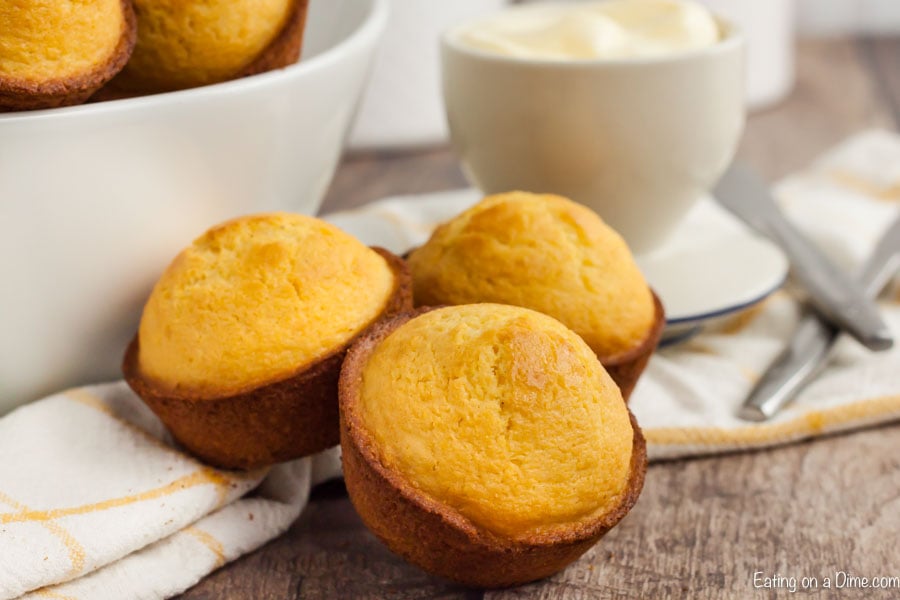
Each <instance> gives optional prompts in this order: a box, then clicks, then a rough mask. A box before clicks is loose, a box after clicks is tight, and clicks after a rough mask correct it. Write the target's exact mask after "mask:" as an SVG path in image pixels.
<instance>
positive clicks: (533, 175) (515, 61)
mask: <svg viewBox="0 0 900 600" xmlns="http://www.w3.org/2000/svg"><path fill="white" fill-rule="evenodd" d="M529 8H530V7H527V6H526V7H519V8H513V9H509V10H528V9H529ZM470 25H471V23H464V24H462V25H460V26H457V27H455V28H453V29H450V30H449V31H447V32H445V34H444V35H443V37H442V42H441V46H442V48H441V49H442V57H441V58H442V66H443V90H444V102H445V107H446V111H447V120H448V124H449V128H450V136H451V139H452V140H453V144H454V146H455V148H456V151H457V152H458V153H459V156H460V158H461V159H462V163H463V168H464V170H465V171H466V174H467V176H468V177H469V178H470V180H471V181H472V182H473V183H474V184H475V185H476V186H478V187H479V188H481V189H482V191H484V192H485V193H498V192H504V191H508V190H515V189H519V190H526V191H532V192H547V193H556V194H561V195H563V196H567V197H569V198H572V199H573V200H576V201H578V202H580V203H582V204H585V205H586V206H588V207H590V208H592V209H593V210H594V211H596V212H597V213H598V214H600V216H601V217H602V218H603V219H604V220H605V221H607V222H608V223H609V224H610V225H611V226H612V227H613V228H615V229H616V230H618V231H619V232H620V233H621V234H622V235H623V237H624V238H625V240H626V241H627V242H628V244H629V245H630V246H631V248H632V250H634V251H635V252H639V253H640V252H646V251H649V250H652V249H654V248H657V247H658V246H660V245H661V244H662V242H664V241H665V239H666V237H667V235H668V234H669V233H670V232H671V231H672V229H673V228H674V227H675V225H676V224H677V223H678V221H679V220H680V219H681V217H683V216H684V215H685V214H686V213H687V211H688V209H689V208H690V207H691V206H692V205H693V204H694V202H695V201H696V200H697V199H698V198H699V197H700V196H701V195H702V194H704V193H705V192H707V191H708V190H709V188H710V187H712V185H713V184H714V183H715V182H716V180H717V179H718V178H719V176H720V175H721V174H722V173H723V171H724V170H725V168H726V167H727V166H728V164H729V163H730V162H731V159H732V157H733V155H734V152H735V149H736V146H737V143H738V140H739V138H740V135H741V132H742V130H743V124H744V102H743V47H744V43H743V39H742V37H741V35H740V34H739V32H738V31H736V29H735V28H734V27H733V26H732V25H730V24H728V23H726V22H724V21H719V26H720V30H721V33H722V36H721V39H720V40H719V41H718V42H717V43H715V44H714V45H712V46H709V47H706V48H702V49H699V50H693V51H687V52H683V53H678V54H672V55H667V56H663V57H659V58H640V59H623V60H608V59H596V60H543V59H542V60H534V59H525V58H518V57H511V56H504V55H499V54H494V53H489V52H487V51H483V50H480V49H476V48H473V47H471V46H467V45H466V44H465V42H464V41H462V39H461V36H460V33H461V31H463V30H464V29H465V28H467V27H469V26H470Z"/></svg>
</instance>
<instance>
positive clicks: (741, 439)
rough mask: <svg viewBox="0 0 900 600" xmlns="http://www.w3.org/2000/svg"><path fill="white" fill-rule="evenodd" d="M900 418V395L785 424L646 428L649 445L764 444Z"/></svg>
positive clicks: (812, 413) (813, 413) (808, 415)
mask: <svg viewBox="0 0 900 600" xmlns="http://www.w3.org/2000/svg"><path fill="white" fill-rule="evenodd" d="M891 414H894V415H896V416H898V417H900V396H887V397H883V398H873V399H870V400H862V401H859V402H854V403H852V404H846V405H843V406H836V407H834V408H829V409H825V410H815V411H810V412H808V413H804V414H802V415H799V416H797V417H795V418H793V419H791V420H789V421H784V422H781V423H763V424H760V425H745V426H742V427H735V428H733V429H729V428H725V427H657V428H653V429H645V430H644V437H646V438H647V443H648V444H653V445H657V446H723V447H729V448H731V447H735V446H762V445H767V444H772V443H776V442H780V441H789V440H795V439H798V438H801V437H805V436H811V435H816V434H820V433H823V432H827V431H835V430H838V429H840V428H841V426H842V425H847V424H850V423H861V422H864V421H866V420H870V419H872V418H874V417H882V416H884V415H891Z"/></svg>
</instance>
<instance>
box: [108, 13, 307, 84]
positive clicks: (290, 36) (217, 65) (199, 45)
mask: <svg viewBox="0 0 900 600" xmlns="http://www.w3.org/2000/svg"><path fill="white" fill-rule="evenodd" d="M133 1H134V6H135V11H136V12H137V18H138V38H137V45H136V46H135V49H134V54H133V55H132V57H131V60H129V61H128V64H127V65H126V67H125V69H124V70H123V71H122V73H121V74H120V75H119V76H118V77H116V79H115V80H114V81H113V82H112V83H111V84H110V86H109V88H110V89H108V90H104V92H103V94H101V97H104V96H106V97H112V96H115V95H129V94H146V93H154V92H165V91H171V90H178V89H184V88H191V87H197V86H201V85H207V84H211V83H218V82H221V81H227V80H229V79H235V78H238V77H243V76H246V75H252V74H255V73H259V72H262V71H267V70H271V69H276V68H280V67H284V66H287V65H289V64H292V63H295V62H297V59H298V58H299V56H300V48H301V45H302V41H303V28H304V22H305V20H306V8H307V0H256V1H253V2H251V1H249V0H133Z"/></svg>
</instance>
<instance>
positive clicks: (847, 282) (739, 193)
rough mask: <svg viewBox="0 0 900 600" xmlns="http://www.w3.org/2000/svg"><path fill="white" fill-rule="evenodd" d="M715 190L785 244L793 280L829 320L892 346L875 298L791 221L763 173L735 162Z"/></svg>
mask: <svg viewBox="0 0 900 600" xmlns="http://www.w3.org/2000/svg"><path fill="white" fill-rule="evenodd" d="M713 194H714V195H715V197H716V200H718V202H719V203H720V204H721V205H722V206H724V207H725V208H727V209H728V210H730V211H731V212H732V213H734V214H735V215H737V216H738V217H739V218H740V219H742V220H743V221H744V222H745V223H747V224H748V225H750V227H752V228H753V229H755V230H756V231H758V232H759V233H761V234H763V235H765V236H767V237H769V238H770V239H772V241H774V242H775V243H776V244H778V245H779V246H781V248H782V250H784V251H785V253H786V254H787V255H788V258H789V259H790V261H791V265H792V266H793V267H794V269H793V275H794V280H795V281H796V282H797V283H798V284H799V285H801V286H802V287H803V288H804V289H805V290H806V291H807V293H808V294H809V302H810V304H812V306H813V307H814V308H815V309H816V310H817V311H818V312H819V313H820V314H821V315H822V316H823V317H824V318H825V319H827V320H828V321H830V322H831V323H833V324H835V325H837V326H838V327H840V328H841V329H843V330H845V331H847V333H849V334H850V335H852V336H853V337H855V338H856V339H857V340H859V342H860V343H861V344H862V345H864V346H865V347H867V348H869V349H870V350H887V349H888V348H890V347H891V346H892V345H893V338H892V336H891V332H890V330H889V329H888V327H887V325H885V323H884V321H883V320H882V318H881V315H880V314H879V313H878V307H877V305H876V304H875V302H874V301H873V300H871V299H869V298H866V297H865V295H864V294H863V293H862V290H861V289H860V288H859V287H858V286H857V285H855V284H854V282H853V281H852V280H851V279H850V278H849V277H847V275H845V274H844V273H843V272H842V271H841V270H840V269H838V268H837V267H835V266H834V265H833V264H832V263H831V261H829V260H828V259H827V258H826V257H825V256H824V255H823V254H822V253H821V252H820V251H819V250H818V249H817V248H816V247H815V246H813V245H812V244H810V243H809V242H808V241H807V240H806V238H805V237H804V236H803V234H801V233H800V232H799V231H797V229H796V228H794V226H793V225H791V224H790V223H789V222H788V220H787V219H786V218H785V217H784V215H783V214H782V212H781V211H780V210H779V209H778V207H777V206H776V205H775V202H773V201H772V197H771V195H770V194H769V190H768V187H767V186H766V184H765V182H764V181H762V180H761V179H760V178H759V176H757V175H756V174H755V173H753V172H752V171H750V170H749V169H747V168H746V167H743V166H741V165H738V164H737V163H735V164H732V166H731V167H730V168H729V169H728V171H727V172H726V173H725V175H724V176H723V177H722V179H721V180H719V183H718V184H717V185H716V187H715V189H714V190H713Z"/></svg>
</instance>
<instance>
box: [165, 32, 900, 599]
mask: <svg viewBox="0 0 900 600" xmlns="http://www.w3.org/2000/svg"><path fill="white" fill-rule="evenodd" d="M869 127H882V128H888V129H894V130H896V129H898V128H900V38H897V37H894V38H886V39H867V40H831V41H806V42H803V43H801V45H800V47H799V56H798V82H797V87H796V89H795V91H794V93H793V94H792V95H791V97H790V98H788V99H787V101H785V102H784V103H782V104H779V105H778V106H777V107H776V108H773V109H770V110H768V111H765V112H762V113H759V114H755V115H753V116H751V117H750V119H749V123H748V127H747V132H746V135H745V136H744V140H743V143H742V145H741V149H740V155H741V156H742V158H744V159H746V160H747V161H750V162H751V163H752V164H754V165H755V166H756V167H757V168H759V169H760V170H761V171H762V172H763V173H765V174H766V175H767V176H768V177H770V178H772V179H774V178H777V177H780V176H782V175H784V174H785V173H788V172H790V171H793V170H796V169H798V168H802V167H803V166H804V165H806V164H808V163H809V161H810V160H811V159H813V158H814V157H815V156H816V155H818V154H819V153H821V152H822V151H823V150H825V149H827V148H829V147H830V146H832V145H834V144H835V143H837V142H839V141H841V140H842V139H844V138H845V137H847V136H849V135H850V134H852V133H854V132H856V131H859V130H861V129H864V128H869ZM464 184H465V180H464V179H463V177H462V174H461V173H460V171H459V168H458V166H457V164H456V162H455V160H454V158H453V155H452V154H451V153H450V151H449V150H448V149H446V148H440V149H435V150H431V151H426V152H418V153H415V154H387V153H367V154H361V155H356V156H351V157H349V158H348V159H347V160H346V161H345V162H344V164H343V165H342V166H341V168H340V170H339V172H338V174H337V177H336V179H335V182H334V185H333V186H332V188H331V191H330V193H329V195H328V198H327V199H326V201H325V206H324V208H323V210H324V211H325V212H328V211H332V210H336V209H342V208H349V207H353V206H358V205H361V204H363V203H366V202H369V201H371V200H375V199H378V198H381V197H384V196H387V195H391V194H400V193H412V192H424V191H432V190H439V189H446V188H452V187H460V186H462V185H464ZM898 544H900V426H898V425H893V426H885V427H881V428H877V429H870V430H867V431H862V432H857V433H853V434H849V435H841V436H833V437H829V438H827V439H820V440H817V441H813V442H809V443H801V444H795V445H792V446H788V447H784V448H779V449H775V450H768V451H763V452H753V453H743V454H732V455H726V456H721V457H717V458H705V459H700V460H686V461H673V462H667V463H661V464H655V465H652V466H651V467H650V469H649V472H648V474H647V483H646V486H645V488H644V492H643V494H642V496H641V498H640V500H639V502H638V504H637V506H636V507H635V508H634V510H633V511H632V512H631V513H630V514H629V515H628V517H626V519H625V520H624V521H623V522H622V523H621V524H620V525H619V526H618V527H616V528H615V529H614V530H613V531H612V532H611V533H610V534H609V535H607V537H606V538H604V539H603V541H602V542H601V543H600V544H599V545H598V546H596V547H595V548H594V549H593V550H592V551H591V552H589V553H588V554H586V555H585V556H584V557H583V558H582V559H581V560H579V561H578V562H577V563H575V564H574V565H572V566H571V567H569V568H568V569H567V570H566V571H564V572H563V573H560V574H558V575H557V576H555V577H553V578H551V579H549V580H546V581H542V582H539V583H536V584H532V585H528V586H525V587H522V588H518V589H512V590H505V591H497V592H487V593H483V592H481V591H473V590H465V589H460V588H457V587H454V586H452V585H449V584H447V583H446V582H444V581H441V580H438V579H435V578H432V577H430V576H428V575H426V574H424V573H423V572H421V571H420V570H418V569H417V568H415V567H412V566H409V565H407V564H406V563H404V562H403V561H402V560H401V559H399V558H397V557H395V556H394V555H393V554H391V553H390V552H389V551H388V550H387V549H386V548H385V547H384V546H382V545H381V543H380V542H378V540H376V539H375V538H374V537H373V536H372V535H371V534H370V533H369V532H368V531H367V530H366V529H365V528H364V527H363V525H362V523H361V522H360V520H359V518H358V517H357V516H356V514H355V513H354V511H353V507H352V506H351V504H350V501H349V500H348V499H347V496H346V492H345V491H344V489H343V486H342V485H341V484H340V483H337V482H335V483H331V484H326V485H325V486H322V487H320V488H318V489H317V490H315V491H314V492H313V497H312V500H311V502H310V504H309V507H308V508H307V509H306V511H305V512H304V513H303V515H302V517H301V518H300V519H299V520H298V521H297V522H296V523H295V524H294V526H293V527H292V528H291V529H290V531H288V533H287V534H285V535H284V536H282V537H281V538H279V539H277V540H275V541H273V542H271V543H270V544H268V545H266V546H265V547H263V548H262V549H260V550H258V551H257V552H254V553H252V554H250V555H249V556H246V557H244V558H242V559H240V560H238V561H236V562H235V563H233V564H231V565H228V566H226V567H225V568H223V569H221V570H220V571H218V572H217V573H215V574H213V575H212V576H210V577H208V578H207V579H205V580H204V581H203V582H201V583H200V584H199V585H197V586H196V587H194V588H193V589H191V590H189V591H188V592H187V593H186V594H184V595H183V596H182V598H183V599H184V600H188V599H191V600H198V599H202V598H203V599H205V598H210V599H212V598H216V599H218V598H233V599H239V598H247V599H253V600H265V599H289V598H340V599H345V598H346V599H355V598H381V597H392V598H393V597H395V598H434V597H440V598H461V599H463V598H466V599H468V598H482V597H484V598H490V599H495V600H500V599H513V598H517V599H526V598H529V599H530V598H535V599H537V598H541V599H544V598H572V599H574V598H599V597H604V598H638V597H642V598H667V597H675V598H678V597H703V598H749V597H752V598H757V597H759V598H774V597H788V596H792V594H790V593H789V591H788V590H787V589H785V588H781V589H779V590H777V591H770V590H769V591H767V590H764V589H760V590H757V589H754V587H753V574H754V572H757V571H761V572H762V574H763V576H769V577H772V576H774V575H776V574H778V575H782V576H785V577H790V576H794V577H797V578H798V579H799V578H801V577H803V576H815V577H819V578H820V579H821V578H823V577H824V576H826V575H827V576H833V574H834V573H835V571H844V572H847V573H850V574H852V575H858V576H869V577H872V576H882V575H887V576H900V546H898ZM798 584H799V581H798ZM798 595H804V593H803V591H802V590H799V591H798ZM838 595H839V596H840V597H848V598H849V597H870V596H873V597H883V598H897V597H900V589H894V590H888V591H881V593H880V594H879V593H878V592H877V591H873V590H846V589H845V590H840V591H836V592H833V593H827V592H820V594H819V595H818V596H816V597H822V598H827V597H834V596H838Z"/></svg>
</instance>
